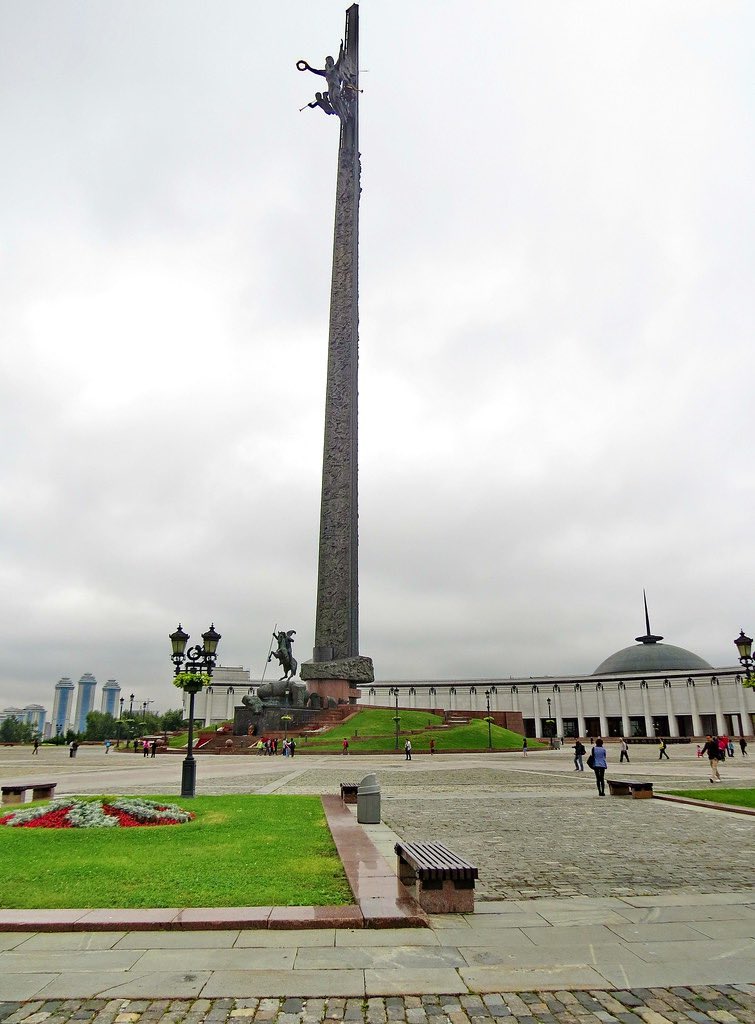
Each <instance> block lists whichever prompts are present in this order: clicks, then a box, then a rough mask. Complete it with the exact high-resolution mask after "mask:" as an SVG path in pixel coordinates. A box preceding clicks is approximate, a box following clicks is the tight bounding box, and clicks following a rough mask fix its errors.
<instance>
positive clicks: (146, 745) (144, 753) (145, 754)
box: [142, 740, 149, 757]
mask: <svg viewBox="0 0 755 1024" xmlns="http://www.w3.org/2000/svg"><path fill="white" fill-rule="evenodd" d="M142 757H149V740H145V741H144V743H142Z"/></svg>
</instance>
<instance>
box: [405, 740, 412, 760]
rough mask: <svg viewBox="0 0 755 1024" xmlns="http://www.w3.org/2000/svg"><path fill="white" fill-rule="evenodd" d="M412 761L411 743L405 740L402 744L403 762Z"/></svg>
mask: <svg viewBox="0 0 755 1024" xmlns="http://www.w3.org/2000/svg"><path fill="white" fill-rule="evenodd" d="M411 759H412V741H411V740H407V741H406V743H405V744H404V760H405V761H411Z"/></svg>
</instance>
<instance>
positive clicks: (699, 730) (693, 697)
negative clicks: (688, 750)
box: [687, 676, 704, 736]
mask: <svg viewBox="0 0 755 1024" xmlns="http://www.w3.org/2000/svg"><path fill="white" fill-rule="evenodd" d="M687 693H688V695H689V709H690V712H691V713H692V732H693V733H694V734H695V736H703V735H704V733H703V723H702V722H701V720H700V712H699V711H698V708H697V693H696V692H695V681H694V679H692V677H691V676H690V678H689V679H688V680H687Z"/></svg>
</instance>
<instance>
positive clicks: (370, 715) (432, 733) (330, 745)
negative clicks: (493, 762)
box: [298, 708, 544, 753]
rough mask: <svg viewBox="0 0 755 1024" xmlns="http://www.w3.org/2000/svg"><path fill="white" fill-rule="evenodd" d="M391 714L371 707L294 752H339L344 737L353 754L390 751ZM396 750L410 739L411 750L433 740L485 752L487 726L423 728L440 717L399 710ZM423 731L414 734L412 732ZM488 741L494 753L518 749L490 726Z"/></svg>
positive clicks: (517, 742) (511, 736) (440, 745)
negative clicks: (495, 751)
mask: <svg viewBox="0 0 755 1024" xmlns="http://www.w3.org/2000/svg"><path fill="white" fill-rule="evenodd" d="M394 715H395V712H394V711H390V710H386V709H385V708H383V709H381V708H371V709H369V710H365V711H360V712H359V714H357V715H355V716H354V717H353V718H350V719H349V721H348V722H344V723H342V724H341V725H338V726H336V727H335V728H334V729H329V730H328V732H325V733H320V734H319V735H317V736H310V737H307V740H306V742H304V741H300V742H299V744H298V750H299V751H300V752H301V751H307V750H312V751H317V752H318V753H320V752H327V751H331V750H341V749H342V746H343V740H344V738H346V739H348V741H349V749H350V750H352V751H354V752H355V753H356V752H358V751H360V750H364V751H378V750H394V749H395V747H396V723H395V722H394V721H393V719H394ZM399 717H400V719H401V720H400V722H399V748H400V750H401V751H403V749H404V742H405V740H406V739H407V738H408V739H410V740H411V744H412V750H414V751H418V752H419V751H428V750H429V749H430V740H431V739H433V740H435V749H436V750H437V751H443V750H472V751H474V750H487V747H488V723H487V722H485V721H483V720H482V719H480V718H474V719H472V720H471V721H470V722H469V724H468V725H458V726H455V727H453V728H451V729H432V728H431V729H428V728H427V726H432V725H435V726H437V725H440V724H442V722H443V718H442V716H441V715H433V714H429V713H428V712H426V711H409V710H406V709H404V708H400V709H399ZM419 729H421V730H426V731H423V732H417V731H416V730H419ZM490 738H491V740H492V743H493V749H494V750H521V749H522V737H521V736H520V735H519V733H516V732H511V730H510V729H503V728H501V726H498V725H494V724H491V727H490ZM528 745H529V748H530V750H538V749H543V748H544V744H542V743H538V742H537V741H536V740H528Z"/></svg>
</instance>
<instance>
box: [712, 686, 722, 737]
mask: <svg viewBox="0 0 755 1024" xmlns="http://www.w3.org/2000/svg"><path fill="white" fill-rule="evenodd" d="M710 685H711V689H712V690H713V708H714V710H715V712H716V732H717V733H718V735H719V736H723V735H724V734H725V733H726V722H725V721H724V713H723V711H722V710H721V691H720V689H719V686H718V680H717V679H716V677H715V676H713V678H712V679H711V681H710Z"/></svg>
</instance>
